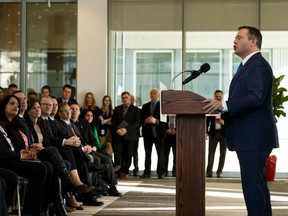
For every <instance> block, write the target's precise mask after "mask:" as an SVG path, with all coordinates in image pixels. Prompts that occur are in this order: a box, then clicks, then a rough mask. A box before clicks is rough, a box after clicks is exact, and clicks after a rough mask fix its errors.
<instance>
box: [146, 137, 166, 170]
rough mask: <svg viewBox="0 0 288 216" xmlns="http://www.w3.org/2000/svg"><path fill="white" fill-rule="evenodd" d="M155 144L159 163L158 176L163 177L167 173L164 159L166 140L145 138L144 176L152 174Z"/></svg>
mask: <svg viewBox="0 0 288 216" xmlns="http://www.w3.org/2000/svg"><path fill="white" fill-rule="evenodd" d="M153 143H155V147H156V151H157V156H158V163H157V174H158V175H163V174H164V173H165V159H164V138H162V137H156V138H155V137H144V148H145V170H144V174H147V175H150V174H151V154H152V147H153Z"/></svg>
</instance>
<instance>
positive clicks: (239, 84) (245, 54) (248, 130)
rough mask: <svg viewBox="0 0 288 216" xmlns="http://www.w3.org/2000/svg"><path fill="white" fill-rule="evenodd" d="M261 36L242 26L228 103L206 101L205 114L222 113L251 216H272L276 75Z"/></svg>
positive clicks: (257, 31)
mask: <svg viewBox="0 0 288 216" xmlns="http://www.w3.org/2000/svg"><path fill="white" fill-rule="evenodd" d="M261 44H262V35H261V33H260V31H259V30H258V29H257V28H254V27H250V26H241V27H239V28H238V33H237V35H236V37H235V39H234V53H235V54H236V55H238V56H239V57H241V59H242V62H241V64H240V66H239V68H238V70H237V72H236V74H235V75H234V77H233V79H232V81H231V83H230V88H229V98H228V100H227V101H225V102H221V101H217V100H215V99H206V100H204V101H203V102H204V103H206V105H205V106H204V107H203V109H204V110H205V112H207V113H212V112H215V111H217V110H219V111H221V112H222V116H223V119H224V120H225V125H226V127H225V129H226V137H227V147H228V149H229V150H230V151H236V153H237V157H238V160H239V164H240V171H241V181H242V190H243V194H244V199H245V203H246V208H247V212H248V216H272V209H271V201H270V192H269V188H268V186H267V182H266V178H265V164H266V160H267V158H268V156H269V154H270V153H271V151H272V149H273V148H277V147H279V143H278V133H277V128H276V123H275V117H274V114H273V109H272V86H273V72H272V69H271V67H270V65H269V63H268V62H267V61H266V60H265V59H264V58H263V56H262V55H261V53H260V49H261Z"/></svg>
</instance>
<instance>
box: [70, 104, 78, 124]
mask: <svg viewBox="0 0 288 216" xmlns="http://www.w3.org/2000/svg"><path fill="white" fill-rule="evenodd" d="M70 109H71V118H72V119H75V120H77V119H78V117H79V115H80V107H79V106H78V105H77V104H71V105H70Z"/></svg>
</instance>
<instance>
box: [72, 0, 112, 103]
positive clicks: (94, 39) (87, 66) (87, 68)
mask: <svg viewBox="0 0 288 216" xmlns="http://www.w3.org/2000/svg"><path fill="white" fill-rule="evenodd" d="M107 7H108V3H107V0H81V1H78V16H77V17H78V18H77V19H78V20H77V25H78V26H77V101H78V103H79V104H80V106H81V105H82V104H83V100H84V96H85V93H86V92H88V91H91V92H92V93H93V94H94V95H95V97H96V103H97V105H98V106H100V105H101V100H102V97H103V96H104V95H105V94H106V92H107V90H106V89H107V37H108V36H107V28H108V24H107V13H108V10H107Z"/></svg>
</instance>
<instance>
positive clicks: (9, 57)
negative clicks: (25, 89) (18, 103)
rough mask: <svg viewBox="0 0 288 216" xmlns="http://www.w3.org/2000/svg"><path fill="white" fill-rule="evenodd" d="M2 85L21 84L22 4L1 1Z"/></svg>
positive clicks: (0, 48) (0, 57) (0, 77)
mask: <svg viewBox="0 0 288 216" xmlns="http://www.w3.org/2000/svg"><path fill="white" fill-rule="evenodd" d="M0 29H1V31H0V86H2V87H3V88H4V87H7V86H8V85H9V84H11V83H15V84H17V85H19V84H20V4H17V3H0Z"/></svg>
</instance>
